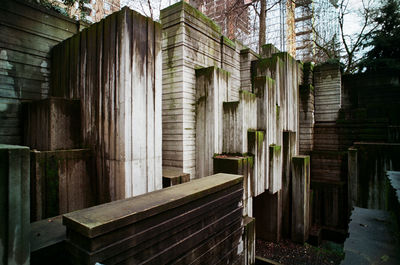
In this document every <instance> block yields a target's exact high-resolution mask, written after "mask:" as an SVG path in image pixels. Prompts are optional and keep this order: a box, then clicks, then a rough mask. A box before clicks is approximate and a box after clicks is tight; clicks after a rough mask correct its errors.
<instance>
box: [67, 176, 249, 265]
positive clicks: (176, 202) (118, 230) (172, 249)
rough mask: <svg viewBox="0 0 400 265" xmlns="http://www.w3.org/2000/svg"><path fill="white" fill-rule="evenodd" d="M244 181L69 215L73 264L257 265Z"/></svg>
mask: <svg viewBox="0 0 400 265" xmlns="http://www.w3.org/2000/svg"><path fill="white" fill-rule="evenodd" d="M242 181H243V177H242V176H238V175H229V174H217V175H213V176H209V177H204V178H201V179H197V180H194V181H190V182H188V183H184V184H181V185H178V186H172V187H169V188H166V189H163V190H159V191H155V192H153V193H151V194H144V195H142V196H137V197H133V198H129V199H125V200H120V201H115V202H111V203H109V204H103V205H99V206H95V207H92V208H88V209H84V210H81V211H76V212H73V213H69V214H66V215H64V217H63V218H64V219H63V223H64V224H65V225H66V227H67V237H68V240H67V242H68V243H67V244H68V247H67V249H68V251H69V253H68V257H69V258H70V259H71V261H72V262H71V264H95V263H96V262H99V263H103V264H120V263H124V264H143V263H148V264H169V263H173V264H193V263H198V264H246V265H247V264H253V263H252V261H253V262H254V254H255V253H254V239H255V237H254V233H255V229H254V219H253V220H251V219H250V220H246V219H243V217H242V210H243V206H242V205H241V200H242V196H243V189H242V186H243V183H242ZM89 216H90V217H89ZM88 217H89V218H88Z"/></svg>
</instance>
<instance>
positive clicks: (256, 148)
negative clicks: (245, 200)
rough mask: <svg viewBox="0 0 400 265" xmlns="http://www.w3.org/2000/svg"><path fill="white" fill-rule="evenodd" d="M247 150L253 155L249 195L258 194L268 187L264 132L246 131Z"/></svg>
mask: <svg viewBox="0 0 400 265" xmlns="http://www.w3.org/2000/svg"><path fill="white" fill-rule="evenodd" d="M247 135H248V147H249V149H248V152H249V153H250V154H252V155H253V156H254V165H253V177H252V179H251V180H250V182H251V196H254V197H255V196H258V195H260V194H261V193H263V192H265V190H267V189H268V179H267V178H266V176H267V175H266V163H265V162H266V155H267V154H266V151H265V132H264V131H255V130H249V131H248V133H247Z"/></svg>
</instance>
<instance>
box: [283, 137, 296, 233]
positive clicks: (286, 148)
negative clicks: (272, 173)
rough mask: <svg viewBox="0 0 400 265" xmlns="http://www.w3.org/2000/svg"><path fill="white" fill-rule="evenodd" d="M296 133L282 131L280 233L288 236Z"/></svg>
mask: <svg viewBox="0 0 400 265" xmlns="http://www.w3.org/2000/svg"><path fill="white" fill-rule="evenodd" d="M295 151H296V133H295V132H290V131H289V132H283V154H282V156H283V161H282V235H283V236H284V237H286V238H290V231H291V219H292V185H293V183H292V169H291V167H292V157H293V156H294V155H295V154H296V153H295Z"/></svg>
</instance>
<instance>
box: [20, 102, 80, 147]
mask: <svg viewBox="0 0 400 265" xmlns="http://www.w3.org/2000/svg"><path fill="white" fill-rule="evenodd" d="M23 112H24V113H23V115H24V144H25V145H26V146H29V147H30V148H31V149H37V150H40V151H54V150H65V149H74V148H79V147H80V146H81V143H82V141H81V105H80V101H79V100H73V99H72V100H71V99H64V98H54V97H50V98H47V99H43V100H37V101H33V102H29V103H25V104H24V106H23Z"/></svg>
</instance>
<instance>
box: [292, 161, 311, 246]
mask: <svg viewBox="0 0 400 265" xmlns="http://www.w3.org/2000/svg"><path fill="white" fill-rule="evenodd" d="M310 226H311V220H310V156H294V157H293V158H292V229H291V238H292V240H293V241H294V242H298V243H304V242H306V241H307V239H308V235H309V232H310Z"/></svg>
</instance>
